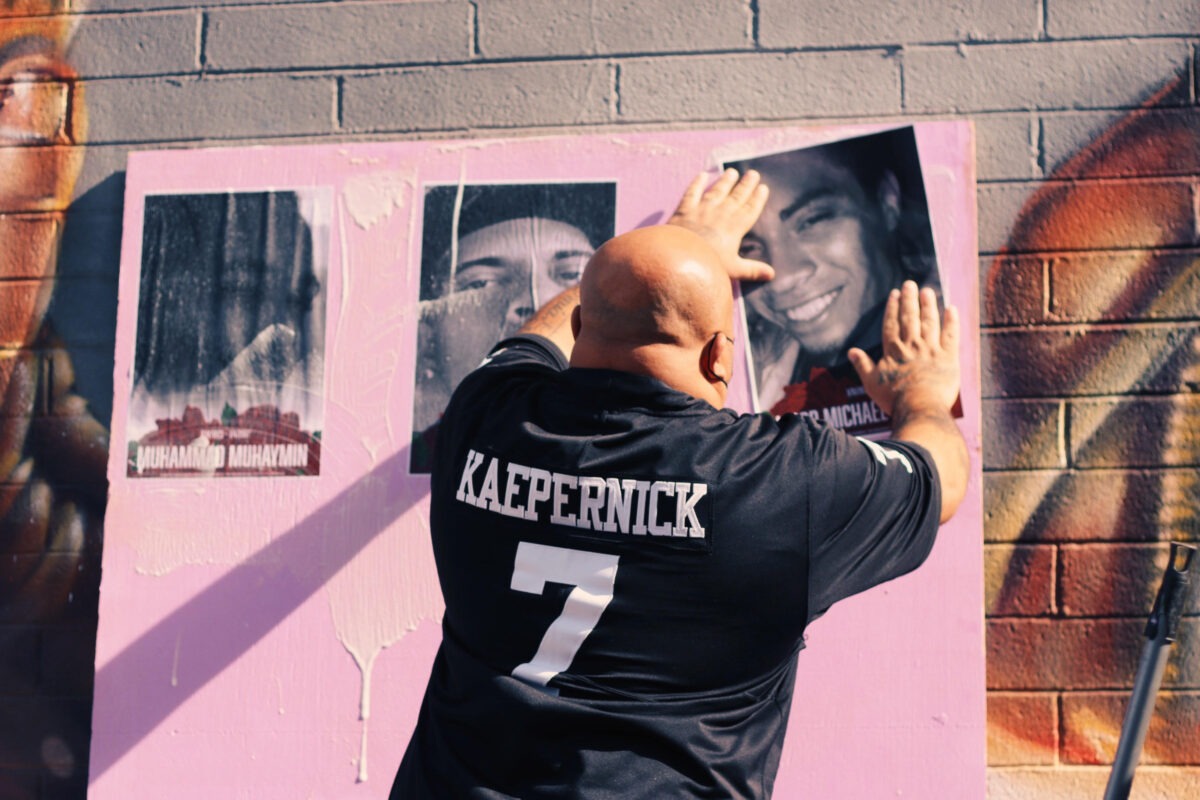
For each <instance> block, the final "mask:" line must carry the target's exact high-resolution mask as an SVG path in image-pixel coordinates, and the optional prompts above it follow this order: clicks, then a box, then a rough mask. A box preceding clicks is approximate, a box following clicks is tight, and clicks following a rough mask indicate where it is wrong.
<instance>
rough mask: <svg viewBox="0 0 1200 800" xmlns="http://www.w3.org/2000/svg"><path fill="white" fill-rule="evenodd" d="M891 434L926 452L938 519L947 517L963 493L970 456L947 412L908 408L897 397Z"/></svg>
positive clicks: (965, 490) (928, 408)
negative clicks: (937, 493) (934, 477)
mask: <svg viewBox="0 0 1200 800" xmlns="http://www.w3.org/2000/svg"><path fill="white" fill-rule="evenodd" d="M892 437H893V438H895V439H900V440H903V441H906V442H913V443H915V444H919V445H921V446H922V447H924V448H925V449H926V450H928V451H929V455H930V456H931V457H932V458H933V463H934V464H935V465H936V466H937V471H938V479H939V481H940V482H941V485H942V509H941V516H940V519H941V521H942V522H945V521H946V520H948V519H950V517H951V516H953V515H954V512H955V511H956V510H957V509H958V505H959V503H961V502H962V499H963V497H964V496H965V495H966V493H967V475H968V471H969V467H970V459H969V456H968V454H967V443H966V441H965V440H964V439H963V435H962V431H960V430H959V429H958V425H957V424H955V422H954V418H953V417H952V416H951V415H950V412H949V411H945V410H942V409H938V408H931V407H924V408H923V407H920V406H916V407H910V406H909V405H908V404H906V403H904V402H903V400H902V399H900V398H898V399H897V403H896V407H895V408H894V409H893V413H892Z"/></svg>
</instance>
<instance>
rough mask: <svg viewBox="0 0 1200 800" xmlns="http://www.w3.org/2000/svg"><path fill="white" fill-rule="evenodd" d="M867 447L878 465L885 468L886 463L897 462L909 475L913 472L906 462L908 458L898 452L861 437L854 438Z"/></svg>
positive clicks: (910, 464)
mask: <svg viewBox="0 0 1200 800" xmlns="http://www.w3.org/2000/svg"><path fill="white" fill-rule="evenodd" d="M854 438H856V439H858V440H859V441H860V442H862V443H863V444H865V445H866V446H867V449H868V450H870V451H871V452H872V453H874V454H875V460H876V461H878V462H879V463H880V464H883V465H884V466H885V467H886V466H887V462H888V461H899V462H900V463H901V465H903V467H904V469H905V470H907V471H908V474H909V475H911V474H912V471H913V467H912V462H911V461H909V460H908V456H906V455H904V453H901V452H900V451H899V450H893V449H891V448H890V447H884V446H883V445H881V444H879V443H878V442H872V441H871V440H870V439H864V438H862V437H861V436H856V437H854Z"/></svg>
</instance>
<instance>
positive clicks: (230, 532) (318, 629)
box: [90, 122, 985, 800]
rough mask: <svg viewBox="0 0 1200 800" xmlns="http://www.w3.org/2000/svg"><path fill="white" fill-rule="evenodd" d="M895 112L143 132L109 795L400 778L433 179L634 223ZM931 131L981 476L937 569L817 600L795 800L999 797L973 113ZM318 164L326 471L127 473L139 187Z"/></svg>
mask: <svg viewBox="0 0 1200 800" xmlns="http://www.w3.org/2000/svg"><path fill="white" fill-rule="evenodd" d="M875 129H878V128H872V127H869V126H856V127H853V128H849V127H847V128H818V129H771V130H760V131H754V130H740V131H730V132H687V133H672V132H663V133H653V134H629V135H609V136H592V137H570V138H566V137H563V138H546V139H527V140H514V141H484V140H474V141H464V142H455V141H441V142H394V143H378V144H357V145H320V146H312V147H287V148H249V149H239V150H203V151H190V152H187V151H171V152H152V153H137V154H134V155H133V156H131V157H130V161H129V169H128V175H127V182H126V202H125V220H124V229H125V238H124V245H123V249H122V256H121V290H120V305H119V308H118V325H117V346H116V369H115V380H114V385H115V395H116V397H115V403H114V415H113V429H112V437H113V441H114V442H116V443H118V445H117V446H115V447H113V448H112V449H111V455H110V461H109V474H108V477H109V481H110V501H109V506H108V517H107V524H106V535H105V549H104V563H103V566H104V574H103V582H102V587H101V597H100V612H99V613H100V628H99V637H98V644H97V655H96V670H97V671H96V688H95V706H94V720H93V740H92V754H91V768H90V769H91V790H90V792H91V795H90V796H92V797H94V798H122V800H124V798H128V797H151V796H169V797H175V798H188V797H196V798H209V797H214V796H219V797H231V798H236V797H247V798H250V797H253V798H275V797H278V798H289V799H290V798H296V797H320V798H324V797H385V796H386V794H387V789H388V786H389V784H390V781H391V776H392V772H393V770H394V769H395V766H396V764H397V763H398V761H399V758H400V755H401V753H402V752H403V749H404V746H405V744H406V743H407V740H408V735H409V733H410V731H411V728H412V726H413V724H414V721H415V717H416V712H417V707H418V704H419V702H420V698H421V694H422V692H423V690H424V686H425V680H426V677H427V674H428V667H429V664H430V662H431V659H432V657H433V653H434V650H435V648H436V645H437V640H438V620H439V618H440V614H441V601H440V597H439V594H438V590H437V581H436V576H435V574H434V570H433V562H432V555H431V553H430V550H429V546H428V515H427V509H428V499H427V492H428V481H427V479H426V478H423V477H420V476H410V475H409V474H408V468H407V465H408V442H409V440H410V436H411V415H412V407H413V364H414V356H415V347H416V327H417V315H418V306H417V282H418V279H419V257H418V249H419V246H420V230H421V228H420V220H419V217H420V202H419V198H420V197H421V194H420V190H421V187H422V186H423V185H424V184H425V183H435V182H457V181H463V182H489V181H512V182H527V181H536V180H563V179H570V180H598V181H603V180H608V181H612V180H615V181H617V182H618V193H617V230H618V231H621V230H627V229H629V228H632V227H634V226H637V225H639V224H643V223H645V222H647V221H652V220H655V219H659V218H661V216H662V214H663V213H664V212H665V211H667V210H669V209H670V208H671V207H672V206H673V204H674V202H675V201H676V200H677V197H678V194H679V192H680V191H681V189H682V187H683V186H684V185H686V183H687V182H688V180H689V179H690V178H691V177H692V175H694V174H695V172H697V171H698V170H700V169H704V168H711V167H713V166H714V165H715V164H718V163H721V162H722V161H725V160H729V159H731V158H736V157H738V156H744V155H748V154H750V153H755V152H771V151H777V150H782V149H787V148H791V147H797V146H802V145H804V144H810V143H816V142H819V141H826V140H830V139H833V138H843V137H845V136H847V135H853V134H859V133H865V132H868V131H871V130H875ZM916 132H917V139H918V146H919V148H920V153H921V160H922V166H923V168H924V171H925V180H926V192H927V194H928V199H929V205H930V214H931V217H932V220H933V225H934V236H935V242H936V246H937V252H938V258H939V264H940V269H941V274H942V282H943V290H944V292H945V294H946V296H947V297H948V300H949V302H952V303H953V304H955V305H957V306H958V307H959V308H960V309H961V311H962V317H963V321H964V326H965V333H966V335H965V337H964V339H965V341H966V343H967V344H966V348H965V352H964V367H965V369H964V385H963V405H964V414H965V415H964V417H963V419H962V420H961V424H962V428H963V430H964V432H965V434H966V436H967V441H968V443H969V445H970V447H971V450H972V453H973V471H972V474H971V478H970V489H969V493H968V496H967V499H966V501H965V502H964V504H963V506H962V508H961V510H960V511H959V513H958V515H957V516H956V517H955V518H954V520H953V521H952V522H951V523H949V524H948V525H947V526H945V528H944V529H943V531H942V533H941V535H940V537H939V541H938V544H937V546H936V547H935V548H934V551H933V554H932V556H931V557H930V560H929V562H928V563H927V564H926V565H925V566H924V567H922V568H921V569H920V570H918V571H917V572H915V573H913V574H911V575H909V576H906V577H904V578H902V579H900V580H897V581H895V582H892V583H889V584H886V585H885V586H882V587H879V588H878V589H876V590H874V591H872V592H869V593H867V594H866V595H863V596H860V597H857V598H853V599H851V600H849V601H847V602H845V603H843V604H841V605H839V606H837V607H835V608H834V609H833V610H832V611H830V613H828V614H827V615H826V616H825V617H823V618H822V619H821V620H819V621H817V622H816V623H814V624H813V626H812V628H811V629H810V636H809V643H808V645H809V646H808V649H807V650H805V651H804V653H803V654H802V656H801V667H800V676H799V679H798V685H797V703H798V706H797V711H796V713H794V714H793V717H792V724H791V730H790V732H789V737H788V742H787V746H786V748H785V752H784V756H783V762H782V766H781V769H780V775H779V779H778V783H777V796H779V797H797V796H802V795H803V796H815V797H822V796H840V797H868V796H870V797H875V796H909V797H982V796H983V794H984V782H985V714H984V648H983V569H982V510H981V499H980V498H981V491H980V473H979V468H980V463H981V458H980V444H979V443H980V425H979V419H980V410H979V395H980V386H979V365H978V361H979V358H978V350H977V342H978V334H977V329H978V322H979V320H978V309H977V302H976V298H977V271H978V267H977V263H976V224H975V211H974V197H975V192H974V189H975V180H974V163H973V156H974V154H973V150H972V135H971V129H970V126H969V124H967V123H963V122H946V123H921V124H918V125H916ZM306 187H319V188H325V187H328V188H329V189H331V190H332V193H333V198H334V200H333V203H334V205H333V215H332V225H331V235H330V241H329V255H328V264H329V271H328V276H327V281H328V285H327V287H326V297H327V302H326V307H327V318H326V324H325V331H326V336H325V348H324V354H325V375H324V389H323V396H324V409H323V426H324V427H323V431H322V452H321V456H322V458H321V469H320V474H319V475H318V476H310V477H287V478H263V477H246V478H241V477H229V478H223V479H220V480H216V479H212V478H182V477H172V478H159V479H145V478H129V477H126V450H125V447H124V444H123V443H125V442H127V441H128V440H129V439H130V438H131V437H132V435H133V433H132V432H131V431H128V430H127V414H128V410H129V409H128V404H129V399H130V392H131V374H132V362H133V350H134V344H133V343H134V334H135V326H136V321H137V298H138V281H139V269H140V263H141V252H140V250H141V244H142V236H141V233H142V231H141V227H142V215H143V208H144V198H145V196H146V195H147V194H148V193H163V192H168V193H182V192H204V191H225V190H258V191H261V190H264V189H269V188H273V189H297V188H306ZM739 384H740V385H741V386H743V387H744V386H745V385H746V381H745V380H741V381H739ZM747 397H748V395H747V394H746V392H745V391H744V390H743V391H742V392H741V393H740V394H738V395H735V396H734V397H733V398H732V404H733V405H735V406H739V407H745V406H746V404H747ZM864 765H869V768H865V767H864Z"/></svg>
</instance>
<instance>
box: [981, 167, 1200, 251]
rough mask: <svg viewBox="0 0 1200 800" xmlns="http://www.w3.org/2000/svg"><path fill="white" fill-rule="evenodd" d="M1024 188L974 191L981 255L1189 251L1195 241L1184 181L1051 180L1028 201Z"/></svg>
mask: <svg viewBox="0 0 1200 800" xmlns="http://www.w3.org/2000/svg"><path fill="white" fill-rule="evenodd" d="M1030 188H1032V187H1031V186H1030V185H1028V184H984V185H982V186H980V187H979V218H980V231H979V249H980V251H981V252H994V251H996V250H999V249H1000V248H1002V247H1004V248H1007V249H1008V250H1009V251H1011V252H1024V253H1029V252H1045V251H1053V250H1123V249H1128V248H1133V247H1143V248H1153V247H1172V246H1176V247H1178V246H1189V245H1192V244H1194V243H1195V241H1196V218H1195V214H1194V212H1193V210H1192V191H1191V186H1190V181H1188V180H1185V179H1182V178H1180V179H1175V180H1172V179H1148V180H1120V181H1078V182H1075V181H1071V182H1058V181H1051V182H1046V183H1045V184H1043V185H1041V186H1040V187H1037V193H1036V194H1035V195H1033V196H1032V197H1030V196H1029V190H1030ZM1018 209H1019V210H1020V216H1019V218H1018V217H1017V210H1018ZM985 212H986V214H985ZM989 216H990V217H991V219H992V221H991V222H988V221H987V220H988V218H989ZM1002 220H1003V221H1005V224H1001V221H1002Z"/></svg>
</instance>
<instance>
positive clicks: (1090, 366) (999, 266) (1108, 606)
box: [983, 75, 1200, 764]
mask: <svg viewBox="0 0 1200 800" xmlns="http://www.w3.org/2000/svg"><path fill="white" fill-rule="evenodd" d="M1188 81H1189V78H1188V76H1186V75H1184V76H1180V77H1179V78H1176V79H1175V80H1172V81H1170V82H1169V83H1167V84H1166V85H1165V86H1164V87H1163V88H1161V89H1160V90H1159V91H1158V92H1157V93H1155V94H1154V96H1153V97H1151V98H1150V99H1149V100H1148V101H1147V102H1146V103H1145V105H1144V107H1143V108H1142V109H1140V110H1138V111H1134V112H1131V113H1130V114H1128V115H1126V116H1125V117H1124V118H1122V119H1121V120H1120V121H1118V122H1117V123H1116V124H1114V125H1113V126H1112V127H1111V128H1110V129H1109V130H1107V131H1106V132H1105V133H1103V134H1102V135H1101V136H1100V137H1099V138H1097V139H1096V140H1094V141H1093V142H1092V143H1090V144H1089V145H1088V146H1087V147H1085V148H1084V149H1083V150H1082V151H1080V152H1079V153H1077V154H1076V155H1075V156H1073V157H1072V158H1071V159H1069V160H1068V161H1066V162H1065V163H1064V164H1062V165H1061V166H1060V167H1058V168H1057V169H1056V170H1055V171H1054V173H1053V175H1051V177H1050V178H1049V179H1048V180H1047V181H1046V183H1045V184H1044V185H1043V186H1042V188H1041V189H1040V190H1039V191H1038V192H1037V193H1036V194H1035V195H1034V196H1033V197H1032V198H1031V199H1030V201H1029V202H1028V203H1027V204H1026V205H1025V208H1024V209H1023V210H1022V212H1021V214H1020V216H1019V217H1018V219H1017V221H1016V223H1015V225H1014V226H1013V229H1012V232H1011V235H1010V238H1009V241H1008V245H1007V247H1006V249H1005V252H1003V253H1001V254H1000V255H999V256H998V257H997V258H996V259H995V261H994V262H993V263H992V265H991V267H990V269H989V271H988V275H987V282H986V289H985V294H984V298H983V299H984V303H985V319H986V320H987V321H988V322H989V323H990V324H991V325H993V326H1001V327H1000V328H999V330H996V331H994V332H991V333H990V335H989V336H988V343H989V345H990V365H989V366H988V367H987V369H988V371H989V372H990V373H991V384H992V385H991V387H990V388H989V389H985V392H986V393H988V394H990V395H991V396H993V397H999V398H1003V399H1006V400H1007V399H1014V400H1015V399H1022V400H1026V399H1029V400H1033V401H1034V402H1033V403H1017V402H1012V403H1007V404H1005V403H1004V402H1001V403H1000V404H999V405H1000V408H1001V411H1000V417H999V419H1000V423H999V424H998V425H997V430H994V431H992V432H989V435H988V445H989V447H994V448H996V449H997V450H1002V451H1005V454H1004V456H1003V457H1002V459H1003V461H1005V462H1006V463H1005V468H1006V469H1010V470H1012V471H1004V472H999V473H991V474H989V475H988V476H987V483H988V484H989V486H988V491H987V493H986V494H985V497H986V500H985V502H986V503H987V520H988V521H987V526H988V528H987V531H986V533H987V536H988V540H989V541H990V542H1004V543H1016V544H1049V545H1057V548H1056V549H1055V552H1054V554H1053V556H1052V558H1054V559H1056V560H1055V561H1051V562H1049V564H1050V566H1049V567H1048V572H1047V570H1039V569H1031V562H1030V558H1031V557H1030V556H1029V553H1031V552H1034V550H1031V549H1025V551H1024V554H1022V549H1021V548H1015V549H1014V551H1013V555H1012V556H1011V557H1010V559H1009V561H1008V563H1007V564H1006V565H1005V566H1004V573H1003V579H1002V582H1001V583H1000V585H999V586H998V587H997V589H998V591H997V592H996V594H995V599H994V600H993V601H992V602H991V604H990V607H989V613H990V614H991V615H992V616H993V617H997V616H1005V617H1010V619H1007V620H1005V621H1004V622H993V623H992V625H990V626H989V633H988V686H989V689H993V690H996V689H1000V690H1020V691H1039V692H1043V693H1045V692H1064V694H1063V696H1062V699H1061V700H1060V701H1059V702H1058V708H1059V709H1061V710H1060V711H1059V712H1058V713H1061V714H1062V715H1063V719H1062V720H1059V721H1058V725H1054V724H1053V723H1052V722H1051V723H1050V724H1049V725H1047V724H1044V723H1046V720H1045V719H1042V718H1040V717H1039V718H1038V719H1037V720H1035V721H1033V722H1030V717H1031V716H1037V715H1028V714H1023V713H1021V712H1020V711H1018V710H1017V709H1016V708H1015V707H1013V708H1006V707H1005V706H1004V705H1003V702H1002V701H1000V702H996V703H994V704H993V706H992V713H991V714H990V717H989V742H990V745H989V746H990V749H991V752H990V758H991V761H992V763H997V760H998V759H999V760H1000V763H1016V762H1010V761H1008V760H1005V759H1007V758H1009V757H1011V756H1012V754H1014V753H1023V754H1024V757H1025V759H1026V760H1024V761H1022V762H1021V763H1040V764H1054V763H1067V764H1107V763H1111V761H1112V756H1113V752H1114V750H1115V745H1116V741H1117V739H1118V736H1119V732H1120V725H1121V717H1122V714H1123V713H1124V699H1125V696H1126V694H1125V689H1126V687H1128V686H1130V685H1131V682H1132V677H1133V673H1134V670H1135V668H1136V663H1137V658H1138V651H1139V649H1140V647H1141V644H1142V642H1143V641H1144V640H1143V639H1141V638H1140V636H1141V627H1142V624H1143V623H1144V620H1145V616H1146V614H1147V613H1148V611H1149V609H1150V604H1151V602H1152V600H1153V597H1154V592H1155V590H1156V589H1157V587H1158V583H1159V579H1160V578H1161V575H1162V568H1163V566H1164V565H1165V560H1166V547H1165V546H1162V547H1153V546H1146V544H1143V545H1142V546H1141V547H1138V546H1137V543H1147V544H1152V543H1158V542H1166V541H1168V540H1184V541H1188V540H1190V541H1195V540H1196V539H1197V524H1198V519H1197V516H1198V512H1197V506H1198V501H1200V491H1198V487H1197V479H1196V474H1195V469H1194V467H1195V465H1196V464H1197V463H1200V438H1198V436H1197V431H1200V404H1198V403H1197V396H1196V394H1195V392H1196V390H1197V387H1198V386H1200V350H1198V349H1197V346H1198V345H1200V324H1198V322H1197V311H1198V308H1200V306H1198V302H1197V299H1196V298H1197V297H1198V296H1200V254H1198V252H1197V250H1196V239H1195V236H1196V218H1195V213H1196V212H1195V206H1194V200H1193V189H1192V184H1193V183H1194V181H1195V176H1196V175H1197V174H1198V173H1200V111H1198V110H1197V109H1196V108H1195V106H1191V107H1187V106H1185V105H1184V104H1185V103H1187V98H1188ZM1180 106H1184V107H1180ZM1114 396H1119V399H1113V397H1114ZM1062 398H1067V401H1066V403H1065V409H1063V410H1062V411H1061V412H1060V411H1057V410H1055V411H1052V412H1049V413H1046V414H1045V415H1044V416H1043V417H1041V418H1039V419H1032V418H1031V417H1030V416H1029V414H1030V410H1031V409H1037V408H1038V407H1039V403H1038V401H1044V402H1043V404H1042V405H1041V408H1043V409H1050V408H1053V409H1057V404H1058V403H1059V402H1060V400H1061V399H1062ZM1060 414H1061V416H1060ZM1010 416H1011V419H1010V418H1009V417H1010ZM1034 416H1035V417H1036V416H1037V412H1034ZM1010 423H1011V424H1010ZM1014 430H1020V431H1021V434H1019V435H1015V434H1014V433H1013V431H1014ZM1005 437H1012V441H1005ZM1047 442H1062V444H1059V445H1057V446H1059V447H1065V450H1066V453H1065V458H1066V468H1065V469H1063V468H1061V463H1059V465H1058V467H1056V468H1046V461H1045V459H1044V458H1041V457H1039V448H1042V449H1044V448H1045V447H1046V446H1047V445H1046V443H1047ZM1050 466H1053V465H1050ZM1030 467H1038V468H1030ZM1051 549H1052V548H1049V547H1047V548H1042V551H1050V550H1051ZM1056 574H1057V576H1060V577H1057V578H1056ZM1055 580H1058V581H1060V582H1061V583H1060V585H1059V586H1058V587H1053V586H1052V585H1051V586H1045V585H1044V584H1045V583H1046V582H1047V581H1050V582H1053V581H1055ZM1052 590H1056V591H1055V593H1054V594H1050V593H1049V592H1050V591H1052ZM1195 595H1196V593H1193V597H1192V601H1191V602H1190V603H1189V604H1188V606H1187V607H1186V608H1185V613H1187V614H1190V615H1195V614H1196V613H1197V610H1198V608H1197V598H1196V596H1195ZM1039 597H1043V598H1044V597H1051V598H1053V599H1052V600H1050V601H1049V607H1043V608H1034V607H1032V606H1031V605H1029V604H1030V602H1031V598H1039ZM1030 617H1035V618H1040V619H1030ZM1088 617H1092V619H1088ZM1121 617H1125V618H1126V619H1121ZM1021 618H1023V619H1021ZM1047 618H1049V619H1047ZM1194 622H1195V621H1194V620H1193V625H1192V627H1191V628H1190V629H1188V628H1187V627H1186V626H1187V623H1186V621H1185V629H1184V631H1183V633H1182V635H1181V639H1182V640H1183V644H1182V645H1181V646H1178V647H1176V650H1177V651H1181V652H1176V653H1175V654H1173V656H1172V665H1171V667H1170V669H1169V671H1168V674H1167V677H1166V681H1165V683H1164V686H1165V687H1166V688H1186V687H1195V686H1196V685H1197V679H1196V676H1195V675H1190V676H1189V675H1187V674H1186V673H1184V672H1183V671H1184V670H1185V669H1187V667H1186V666H1184V665H1186V664H1195V663H1196V661H1197V658H1196V655H1197V652H1200V645H1198V644H1197V643H1196V642H1195V641H1192V642H1190V643H1189V642H1187V638H1188V637H1189V634H1190V638H1191V639H1193V640H1194V639H1195V638H1196V636H1195V634H1200V627H1197V626H1195V625H1194ZM1039 623H1040V624H1041V625H1040V628H1039ZM1045 623H1049V626H1048V627H1047V626H1046V625H1045ZM1035 629H1037V630H1035ZM1035 639H1037V640H1038V641H1039V642H1040V644H1036V645H1035V644H1034V640H1035ZM1030 664H1037V666H1036V667H1031V666H1030ZM1181 673H1182V674H1181ZM1105 689H1109V690H1112V689H1119V690H1122V691H1121V692H1119V693H1118V695H1114V696H1109V697H1100V696H1099V695H1097V694H1096V693H1095V691H1096V690H1105ZM1068 690H1086V691H1091V692H1092V693H1091V694H1085V693H1083V692H1070V691H1068ZM1161 713H1162V705H1161V704H1160V714H1161ZM1193 713H1194V712H1193ZM1158 723H1160V724H1161V723H1163V720H1162V719H1161V718H1160V719H1159V720H1158ZM1193 726H1194V723H1193ZM1176 727H1178V726H1176ZM1050 728H1054V730H1050ZM1058 729H1061V730H1062V739H1061V741H1059V740H1058V739H1059V735H1058ZM1156 730H1160V729H1156V728H1152V730H1151V734H1150V739H1149V741H1148V743H1147V748H1146V757H1147V761H1149V762H1152V763H1153V762H1157V763H1174V764H1181V763H1182V764H1189V763H1190V764H1195V763H1197V761H1198V760H1200V759H1197V757H1196V754H1195V753H1194V752H1192V753H1191V754H1190V756H1189V755H1188V754H1186V753H1185V752H1182V751H1181V749H1180V747H1179V746H1178V743H1176V744H1175V745H1172V744H1171V743H1170V741H1169V739H1170V738H1171V735H1170V733H1169V730H1168V729H1166V726H1165V725H1164V726H1163V727H1162V728H1161V732H1162V734H1165V735H1159V734H1158V733H1156ZM1178 735H1179V734H1178V733H1176V734H1175V738H1178ZM1192 736H1194V734H1192ZM1185 738H1187V737H1186V736H1185ZM1192 741H1194V739H1192ZM1184 749H1186V748H1184ZM1056 751H1057V752H1056Z"/></svg>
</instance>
